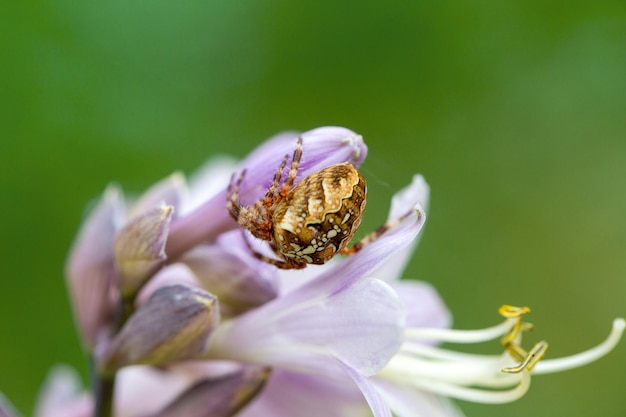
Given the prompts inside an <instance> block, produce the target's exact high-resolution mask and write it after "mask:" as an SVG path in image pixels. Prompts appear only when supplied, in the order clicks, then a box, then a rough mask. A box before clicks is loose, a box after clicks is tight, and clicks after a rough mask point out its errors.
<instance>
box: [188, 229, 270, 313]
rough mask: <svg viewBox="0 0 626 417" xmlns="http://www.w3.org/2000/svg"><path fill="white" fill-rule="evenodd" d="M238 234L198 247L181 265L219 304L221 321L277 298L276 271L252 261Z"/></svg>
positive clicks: (226, 234) (262, 263) (232, 233)
mask: <svg viewBox="0 0 626 417" xmlns="http://www.w3.org/2000/svg"><path fill="white" fill-rule="evenodd" d="M243 239H244V237H243V236H242V234H241V233H240V232H239V231H238V230H237V231H231V232H228V233H225V234H223V235H222V236H221V237H220V239H218V244H217V245H210V246H209V245H204V246H200V247H197V248H196V249H194V250H192V251H190V252H189V253H188V254H186V255H185V256H184V257H183V258H182V259H181V261H182V262H183V263H184V264H185V265H187V267H189V269H191V270H192V271H193V273H194V274H195V276H196V278H197V279H198V281H199V282H200V283H201V284H202V287H203V288H205V289H207V290H208V291H210V292H211V293H213V294H215V295H216V296H217V297H218V298H219V300H220V311H221V313H222V317H225V316H227V317H233V316H237V315H239V314H242V313H244V312H246V311H248V310H251V309H253V308H255V307H258V306H260V305H263V304H265V303H267V302H268V301H270V300H273V299H274V298H276V296H277V295H278V288H277V285H276V283H277V278H278V277H277V273H276V268H275V267H274V266H272V265H270V264H268V263H265V262H261V261H259V260H258V259H256V258H254V257H253V256H252V255H251V254H250V251H249V249H248V248H247V247H246V244H245V242H244V240H243Z"/></svg>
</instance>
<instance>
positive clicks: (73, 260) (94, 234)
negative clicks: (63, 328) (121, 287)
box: [65, 186, 124, 351]
mask: <svg viewBox="0 0 626 417" xmlns="http://www.w3.org/2000/svg"><path fill="white" fill-rule="evenodd" d="M123 212H124V203H123V200H122V196H121V193H120V191H119V190H118V189H117V188H115V187H112V186H110V187H108V188H107V190H106V191H105V193H104V195H103V197H102V199H101V200H100V201H99V202H98V204H97V205H96V207H95V208H94V209H93V210H92V212H91V213H90V214H89V217H88V218H87V219H86V220H85V222H84V223H83V225H82V226H81V229H80V231H79V233H78V236H77V237H76V239H75V241H74V243H73V245H72V249H71V251H70V254H69V257H68V260H67V264H66V267H65V275H66V281H67V287H68V290H69V292H70V300H71V301H72V305H73V309H74V317H75V320H76V324H77V327H78V330H79V333H80V336H81V338H82V342H83V344H84V346H85V348H86V349H87V351H91V350H92V349H93V348H94V346H95V344H96V340H97V339H98V335H99V334H100V333H101V332H102V331H103V330H104V329H106V327H107V326H108V322H110V320H111V317H112V315H113V313H112V311H113V304H112V302H111V299H110V297H109V296H108V295H109V294H110V293H111V289H112V286H113V283H114V276H115V264H114V259H113V239H114V236H115V231H116V230H117V227H118V225H119V224H120V223H121V222H122V221H123V217H124V215H123Z"/></svg>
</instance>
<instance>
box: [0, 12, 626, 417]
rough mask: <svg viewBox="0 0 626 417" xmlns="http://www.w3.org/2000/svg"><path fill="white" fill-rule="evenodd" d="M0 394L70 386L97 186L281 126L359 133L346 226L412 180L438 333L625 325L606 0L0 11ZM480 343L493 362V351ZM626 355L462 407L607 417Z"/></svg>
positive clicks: (620, 63)
mask: <svg viewBox="0 0 626 417" xmlns="http://www.w3.org/2000/svg"><path fill="white" fill-rule="evenodd" d="M0 42H1V48H0V53H1V54H2V56H0V59H1V62H0V100H1V101H0V184H1V187H2V188H1V197H0V198H1V200H0V207H1V208H0V210H1V211H0V213H1V215H2V218H1V220H0V237H1V243H0V244H1V245H2V246H1V250H0V297H1V299H0V330H1V334H2V336H1V338H0V390H2V391H3V392H4V393H5V394H7V395H8V396H9V397H10V398H11V399H12V400H13V402H14V403H15V404H16V406H18V408H20V409H21V410H22V411H24V412H25V413H26V414H28V413H29V412H30V410H31V407H32V403H33V400H34V396H35V395H36V392H37V389H38V387H39V385H40V383H41V382H42V380H43V378H44V376H45V373H46V372H47V370H48V369H49V368H50V367H51V366H52V365H53V364H55V363H59V362H66V363H70V364H72V365H74V366H76V367H77V368H78V369H80V370H81V372H83V373H84V372H85V369H86V367H85V363H84V360H83V357H82V354H81V351H80V349H79V347H78V343H77V339H76V336H75V333H74V328H73V324H72V318H71V315H70V311H69V307H68V301H67V295H66V290H65V288H64V280H63V264H64V261H65V256H66V253H67V250H68V247H69V245H70V243H71V241H72V238H73V237H74V235H75V233H76V231H77V229H78V227H79V225H80V222H81V219H82V216H83V215H84V210H85V207H86V206H87V204H88V203H89V202H90V201H92V199H93V198H95V197H96V196H98V194H99V193H100V192H101V191H102V190H103V189H104V187H105V186H106V184H107V183H109V181H116V182H119V183H120V184H122V185H123V186H124V188H125V190H127V191H131V192H136V193H137V192H140V191H141V190H143V189H145V188H146V187H148V186H149V185H150V184H151V183H153V182H154V181H156V180H158V179H161V178H162V177H164V176H166V175H168V174H169V173H171V172H173V171H175V170H182V171H184V172H186V173H191V172H193V170H194V169H195V168H196V167H198V166H200V165H201V164H202V162H203V161H204V160H205V159H206V158H207V157H209V156H211V155H213V154H216V153H228V154H233V155H236V156H238V157H241V156H243V155H245V153H246V152H247V151H248V150H250V149H252V148H253V147H254V146H255V145H256V144H258V143H259V142H260V141H262V140H263V139H265V138H267V137H269V136H270V135H272V134H274V133H277V132H279V131H282V130H286V129H298V130H308V129H310V128H313V127H317V126H323V125H341V126H346V127H349V128H351V129H353V130H355V131H357V132H359V133H361V134H362V135H364V137H365V139H366V142H367V144H368V145H369V149H370V153H369V157H368V159H367V161H366V163H365V164H364V165H363V169H362V171H363V173H364V175H365V176H366V177H367V178H368V181H369V186H370V190H369V205H368V211H367V213H366V219H365V221H364V225H363V226H362V229H361V230H363V231H365V230H371V229H373V228H375V227H376V226H377V225H379V224H380V223H381V222H382V221H383V220H384V218H385V215H386V210H387V207H388V202H389V199H390V198H391V196H392V195H393V193H394V192H395V191H396V190H397V189H399V188H400V187H402V186H404V185H405V184H407V183H408V182H409V179H410V177H411V175H412V174H413V173H414V172H421V173H423V174H424V175H425V176H426V178H427V180H428V181H429V183H430V185H431V187H432V200H431V211H430V216H429V219H428V223H427V227H426V230H425V234H424V235H423V239H422V241H421V244H420V248H419V250H418V252H417V253H416V256H415V258H414V259H413V261H412V263H411V265H410V268H409V270H408V271H407V273H406V276H407V277H414V278H419V279H422V280H426V281H428V282H431V283H433V284H434V285H435V286H436V287H437V288H438V289H439V291H440V293H441V295H442V296H443V298H444V299H445V301H446V302H447V304H448V305H449V307H450V309H451V310H452V312H453V314H454V317H455V327H457V328H478V327H484V326H487V325H491V324H493V323H495V322H496V321H498V320H499V318H498V317H497V315H496V309H497V307H498V306H499V305H500V304H502V303H512V304H518V305H529V306H531V307H532V308H533V313H532V314H531V315H530V316H529V321H531V322H533V323H535V325H536V326H537V327H536V331H535V332H534V334H532V335H531V337H530V338H528V339H527V343H529V344H530V343H532V342H533V341H536V340H539V339H546V340H548V341H549V342H550V349H549V351H548V357H557V356H562V355H567V354H571V353H574V352H577V351H579V350H582V349H585V348H588V347H590V346H592V345H594V344H596V343H598V342H600V341H601V340H602V339H603V338H604V337H605V336H606V335H607V334H608V331H609V328H610V323H611V320H612V319H613V318H614V317H616V316H625V315H626V303H625V296H626V282H625V281H626V216H625V214H626V187H625V185H626V3H625V2H624V1H614V2H610V1H595V2H586V1H581V2H576V1H550V2H546V1H502V2H496V1H493V2H489V1H474V2H467V3H466V2H450V1H442V2H423V1H411V2H409V1H388V2H384V4H383V2H347V1H317V2H294V1H286V0H285V1H265V2H261V1H248V2H236V1H208V0H205V1H180V2H170V1H139V2H137V1H131V2H129V1H119V0H118V1H108V2H70V1H64V0H47V1H41V0H38V1H37V0H36V1H30V2H3V5H1V6H0ZM474 350H480V351H481V352H496V351H497V350H498V349H497V346H495V344H487V345H485V346H481V347H480V349H474ZM625 371H626V341H622V343H621V344H620V346H618V348H617V349H616V350H615V351H614V352H613V353H612V354H611V355H610V356H609V357H607V358H605V359H603V360H602V361H600V362H597V363H594V364H592V365H590V366H587V367H585V368H583V369H577V370H574V371H570V372H568V373H565V374H559V375H548V376H537V377H535V378H533V384H532V385H533V386H532V387H531V390H530V392H529V393H528V394H527V395H526V396H525V397H524V398H523V399H521V400H520V401H518V402H515V403H513V404H507V405H498V406H493V405H476V404H468V403H461V406H462V408H463V409H464V410H465V411H466V413H467V414H468V416H501V415H506V416H508V417H517V416H520V417H521V416H548V415H572V416H589V415H602V416H620V417H622V416H624V414H626V396H625V395H624V386H626V372H625Z"/></svg>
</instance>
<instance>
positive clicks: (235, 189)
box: [226, 169, 246, 221]
mask: <svg viewBox="0 0 626 417" xmlns="http://www.w3.org/2000/svg"><path fill="white" fill-rule="evenodd" d="M245 175H246V170H245V169H244V170H243V171H241V174H239V177H238V178H237V180H236V181H235V174H233V175H232V177H231V178H230V182H229V183H228V188H227V189H226V208H227V209H228V212H229V213H230V215H231V217H232V218H233V219H235V221H237V220H238V219H239V215H240V213H241V202H240V201H239V187H240V186H241V182H242V181H243V177H244V176H245Z"/></svg>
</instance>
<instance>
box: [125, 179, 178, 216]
mask: <svg viewBox="0 0 626 417" xmlns="http://www.w3.org/2000/svg"><path fill="white" fill-rule="evenodd" d="M187 192H188V191H187V184H185V177H184V176H183V175H182V174H181V173H174V174H172V175H170V176H169V177H167V178H165V179H164V180H161V181H159V182H157V183H156V184H154V185H153V186H152V187H150V188H149V189H148V190H147V191H146V192H145V193H143V194H142V195H141V197H140V198H139V200H137V201H136V202H135V203H134V204H133V205H132V207H131V208H130V210H129V212H128V218H129V219H132V218H134V217H135V216H138V215H142V214H144V213H146V212H147V211H150V210H153V209H155V208H157V207H160V206H163V205H168V206H172V207H175V210H174V216H175V217H177V216H179V215H180V213H178V209H179V207H180V206H181V203H182V201H183V200H184V199H185V198H186V195H187Z"/></svg>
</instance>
